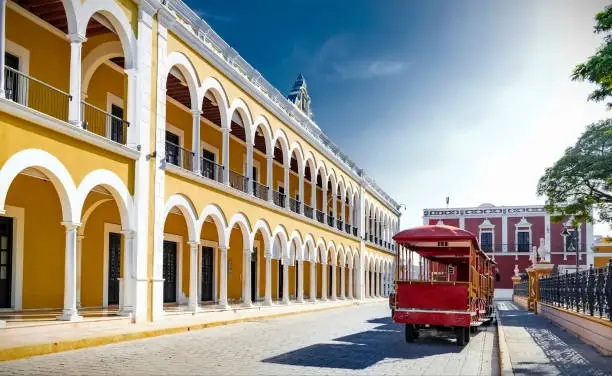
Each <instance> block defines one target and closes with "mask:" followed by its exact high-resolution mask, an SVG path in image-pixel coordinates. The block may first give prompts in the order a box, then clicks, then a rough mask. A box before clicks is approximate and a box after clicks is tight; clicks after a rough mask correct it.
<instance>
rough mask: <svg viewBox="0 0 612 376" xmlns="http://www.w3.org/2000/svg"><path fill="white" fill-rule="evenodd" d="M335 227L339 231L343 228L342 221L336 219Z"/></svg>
mask: <svg viewBox="0 0 612 376" xmlns="http://www.w3.org/2000/svg"><path fill="white" fill-rule="evenodd" d="M336 228H337V229H338V230H340V231H342V229H343V228H344V222H342V221H341V220H340V219H337V220H336Z"/></svg>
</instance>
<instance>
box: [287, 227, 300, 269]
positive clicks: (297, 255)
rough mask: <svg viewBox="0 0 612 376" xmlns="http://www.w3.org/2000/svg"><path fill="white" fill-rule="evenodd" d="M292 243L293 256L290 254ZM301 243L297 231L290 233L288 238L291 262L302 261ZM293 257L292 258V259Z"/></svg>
mask: <svg viewBox="0 0 612 376" xmlns="http://www.w3.org/2000/svg"><path fill="white" fill-rule="evenodd" d="M292 243H293V245H294V249H295V254H292V253H291V244H292ZM303 249H304V246H303V241H302V234H301V233H300V232H299V231H298V230H295V231H293V232H292V233H291V236H290V237H289V249H288V252H289V259H290V260H291V261H292V262H293V261H295V260H303V259H304V255H303V253H302V252H303ZM292 256H293V257H292Z"/></svg>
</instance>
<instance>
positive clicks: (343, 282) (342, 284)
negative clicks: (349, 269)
mask: <svg viewBox="0 0 612 376" xmlns="http://www.w3.org/2000/svg"><path fill="white" fill-rule="evenodd" d="M345 273H346V266H344V265H343V266H341V267H340V299H342V300H344V299H346V277H345Z"/></svg>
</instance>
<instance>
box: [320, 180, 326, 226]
mask: <svg viewBox="0 0 612 376" xmlns="http://www.w3.org/2000/svg"><path fill="white" fill-rule="evenodd" d="M321 211H322V212H323V217H324V218H323V222H325V223H327V218H326V217H327V184H325V182H323V196H322V197H321Z"/></svg>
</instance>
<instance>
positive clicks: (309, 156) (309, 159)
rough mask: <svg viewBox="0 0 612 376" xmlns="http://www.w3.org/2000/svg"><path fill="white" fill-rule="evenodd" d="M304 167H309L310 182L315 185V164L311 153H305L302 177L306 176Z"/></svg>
mask: <svg viewBox="0 0 612 376" xmlns="http://www.w3.org/2000/svg"><path fill="white" fill-rule="evenodd" d="M306 166H308V167H310V181H311V182H313V183H314V184H316V183H317V163H316V161H315V157H314V155H313V154H312V152H311V151H309V152H308V153H306V159H305V160H304V171H303V175H304V176H305V175H306Z"/></svg>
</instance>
